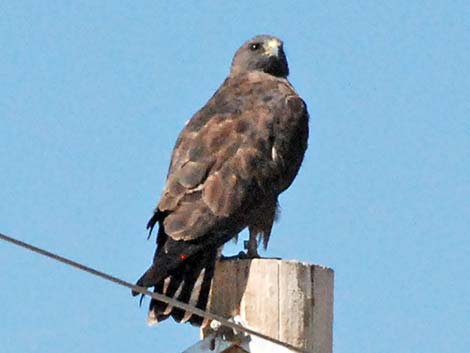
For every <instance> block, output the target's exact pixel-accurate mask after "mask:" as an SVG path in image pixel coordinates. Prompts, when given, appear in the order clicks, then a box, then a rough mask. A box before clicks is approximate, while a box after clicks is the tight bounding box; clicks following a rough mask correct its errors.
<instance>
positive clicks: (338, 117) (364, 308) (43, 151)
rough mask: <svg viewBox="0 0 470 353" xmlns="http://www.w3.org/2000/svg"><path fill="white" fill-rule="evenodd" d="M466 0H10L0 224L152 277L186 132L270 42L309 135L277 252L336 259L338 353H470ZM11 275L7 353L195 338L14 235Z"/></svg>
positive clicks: (176, 346)
mask: <svg viewBox="0 0 470 353" xmlns="http://www.w3.org/2000/svg"><path fill="white" fill-rule="evenodd" d="M194 3H196V2H194ZM469 4H470V3H469V2H468V1H420V2H418V1H415V2H411V3H410V1H389V2H380V1H354V2H351V1H342V2H341V1H331V2H324V1H299V2H296V4H295V5H294V4H292V3H291V2H287V1H286V2H280V1H273V0H270V1H263V2H261V1H260V2H255V3H253V4H252V2H251V1H237V2H225V3H222V2H216V1H198V2H197V5H189V4H187V3H186V2H176V1H174V2H170V1H166V2H164V1H160V2H154V1H141V2H135V1H128V2H119V4H118V2H114V1H80V2H78V1H77V2H58V1H3V2H2V3H1V4H0V53H1V54H0V82H1V84H0V166H1V172H0V186H1V187H0V231H1V232H4V233H7V234H10V235H12V236H15V237H18V238H20V239H23V240H25V241H29V242H32V243H34V244H36V245H38V246H41V247H44V248H47V249H50V250H52V251H55V252H58V253H60V254H63V255H65V256H69V257H71V258H73V259H75V260H77V261H81V262H83V263H85V264H88V265H91V266H95V267H96V268H98V269H101V270H104V271H108V272H110V273H112V274H114V275H117V276H120V277H122V278H124V279H126V280H129V281H134V280H135V279H137V277H138V276H139V275H140V274H141V273H142V271H143V270H144V269H146V267H147V266H148V264H149V262H150V260H151V257H152V253H153V251H154V243H153V240H152V241H146V235H147V234H146V231H145V224H146V221H147V219H148V217H149V216H150V214H151V211H152V209H153V207H154V206H155V203H156V202H157V199H158V198H159V194H160V191H161V189H162V187H163V182H164V177H165V173H166V169H167V166H168V163H169V157H170V153H171V149H172V148H173V144H174V141H175V139H176V136H177V134H178V132H179V131H180V129H181V128H182V126H183V124H184V122H185V121H186V120H187V119H189V118H190V117H191V115H192V114H193V113H194V112H195V111H196V110H197V109H198V108H200V107H201V106H202V105H203V104H204V103H205V102H206V101H207V99H208V98H209V97H210V96H211V95H212V93H213V92H214V91H215V89H216V88H217V87H218V86H219V84H220V83H221V82H222V80H223V79H224V78H225V76H226V74H227V72H228V69H229V64H230V60H231V58H232V55H233V53H234V52H235V50H236V49H237V48H238V46H239V45H240V44H241V43H242V42H243V41H244V40H246V39H248V38H249V37H251V36H253V35H255V34H260V33H271V34H274V35H277V36H279V37H281V38H282V39H283V40H284V41H285V46H286V52H287V56H288V59H289V63H290V68H291V76H290V79H291V82H292V83H293V84H294V86H295V87H296V89H297V90H298V92H299V93H300V94H301V95H302V96H303V97H304V99H305V100H306V102H307V104H308V106H309V109H310V112H311V123H310V127H311V136H310V140H309V150H308V152H307V156H306V159H305V162H304V165H303V168H302V170H301V172H300V174H299V176H298V178H297V180H296V181H295V183H294V185H293V186H292V187H291V188H290V189H289V190H288V191H287V192H286V193H285V194H284V195H283V196H282V198H281V205H282V217H281V220H280V222H279V223H278V224H277V225H276V226H275V229H274V234H273V236H272V242H271V247H270V249H269V250H268V252H266V253H265V254H266V255H267V256H280V257H283V258H286V259H300V260H302V261H307V262H312V263H319V264H324V265H327V266H329V267H332V268H334V270H335V271H336V283H335V285H336V288H335V323H334V346H335V353H356V352H357V353H363V352H394V353H396V352H427V353H446V352H448V353H458V352H462V353H463V352H468V349H469V347H470V334H469V332H470V280H469V278H470V277H469V271H470V259H469V256H470V98H469V92H470V77H469V76H470V70H469V65H470V49H469V43H470V5H469ZM235 251H237V250H236V248H235V247H233V246H232V247H230V249H229V252H232V253H233V252H235ZM0 267H1V271H0V283H1V290H0V313H1V324H0V351H1V352H2V353H16V352H22V353H43V352H48V353H55V352H68V353H78V352H86V353H95V352H96V353H98V352H136V351H147V352H154V353H159V352H162V353H167V352H181V351H182V350H183V349H184V348H186V347H188V346H190V345H191V344H193V343H195V342H196V341H197V339H198V330H197V329H194V328H192V327H191V326H189V325H176V324H174V323H172V322H170V321H168V322H165V323H164V324H162V325H161V326H159V327H157V328H152V329H151V328H148V327H147V326H146V324H145V318H146V308H145V307H143V308H139V307H138V303H137V300H136V299H135V298H132V297H131V296H130V294H129V291H128V290H127V289H124V288H121V287H118V286H116V285H113V284H109V283H106V282H103V281H101V280H99V279H96V278H93V277H91V276H89V275H86V274H83V273H80V272H77V271H76V270H73V269H70V268H68V267H65V266H64V265H61V264H58V263H55V262H53V261H51V260H48V259H45V258H42V257H39V256H38V255H33V254H31V253H28V252H25V251H24V250H21V249H18V248H15V247H13V246H12V245H9V244H6V243H0Z"/></svg>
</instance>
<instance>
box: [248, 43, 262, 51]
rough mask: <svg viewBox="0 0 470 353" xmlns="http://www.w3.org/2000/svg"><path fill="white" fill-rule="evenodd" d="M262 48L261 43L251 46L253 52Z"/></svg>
mask: <svg viewBox="0 0 470 353" xmlns="http://www.w3.org/2000/svg"><path fill="white" fill-rule="evenodd" d="M260 47H261V44H260V43H253V44H251V45H250V49H251V50H253V51H255V50H258V49H259V48H260Z"/></svg>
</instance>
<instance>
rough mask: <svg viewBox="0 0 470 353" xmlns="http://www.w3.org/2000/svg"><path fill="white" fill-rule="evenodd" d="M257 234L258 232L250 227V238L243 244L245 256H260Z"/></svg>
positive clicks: (250, 257) (251, 257) (252, 257)
mask: <svg viewBox="0 0 470 353" xmlns="http://www.w3.org/2000/svg"><path fill="white" fill-rule="evenodd" d="M257 235H258V234H257V232H256V231H254V230H253V229H250V239H249V240H248V242H247V243H246V244H245V249H246V250H247V252H246V256H247V258H249V259H254V258H258V257H260V256H259V254H258V240H257V239H256V237H257Z"/></svg>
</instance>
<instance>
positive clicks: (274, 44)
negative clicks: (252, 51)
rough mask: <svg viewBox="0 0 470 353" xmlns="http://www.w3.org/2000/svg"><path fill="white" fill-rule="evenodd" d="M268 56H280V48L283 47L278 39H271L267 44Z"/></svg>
mask: <svg viewBox="0 0 470 353" xmlns="http://www.w3.org/2000/svg"><path fill="white" fill-rule="evenodd" d="M267 46H268V47H267V50H266V52H267V54H268V55H274V56H277V55H278V54H279V47H280V46H281V42H279V41H278V40H277V39H270V40H269V41H268V43H267Z"/></svg>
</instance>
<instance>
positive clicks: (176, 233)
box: [133, 35, 309, 325]
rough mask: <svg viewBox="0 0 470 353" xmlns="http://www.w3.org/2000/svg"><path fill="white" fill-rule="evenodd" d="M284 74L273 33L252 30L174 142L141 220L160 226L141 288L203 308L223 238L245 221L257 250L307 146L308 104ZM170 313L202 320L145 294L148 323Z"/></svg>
mask: <svg viewBox="0 0 470 353" xmlns="http://www.w3.org/2000/svg"><path fill="white" fill-rule="evenodd" d="M288 74H289V68H288V64H287V59H286V56H285V53H284V50H283V43H282V41H281V40H279V39H278V38H276V37H273V36H270V35H260V36H256V37H254V38H252V39H250V40H248V41H247V42H245V43H244V44H243V45H242V46H241V47H240V48H239V49H238V51H237V52H236V53H235V56H234V58H233V61H232V66H231V69H230V73H229V75H228V77H227V78H226V79H225V81H224V82H223V83H222V85H221V86H220V88H219V89H218V90H217V91H216V92H215V94H214V95H213V96H212V98H211V99H210V100H209V101H208V102H207V104H206V105H205V106H204V107H203V108H202V109H201V110H199V111H198V112H197V113H196V114H195V115H194V116H193V117H192V118H191V120H189V122H188V123H187V124H186V125H185V127H184V128H183V130H182V131H181V133H180V135H179V137H178V139H177V141H176V146H175V148H174V150H173V154H172V158H171V163H170V167H169V170H168V175H167V180H166V184H165V187H164V190H163V193H162V196H161V199H160V201H159V203H158V205H157V207H156V209H155V211H154V213H153V216H152V217H151V219H150V221H149V222H148V224H147V229H149V234H151V232H152V230H153V228H154V226H155V225H156V224H157V223H158V227H159V228H158V236H157V249H156V252H155V256H154V258H153V263H152V265H151V266H150V268H149V269H148V270H147V271H146V272H145V273H144V274H143V275H142V277H141V278H140V279H139V280H138V281H137V283H136V284H137V285H138V286H142V287H154V292H158V293H162V294H165V295H167V296H170V297H174V298H176V299H178V300H180V301H183V302H191V303H193V304H194V305H196V306H197V307H198V308H200V309H203V310H204V309H205V308H206V305H207V301H208V297H209V291H210V286H211V282H212V277H213V274H214V266H215V263H216V260H217V258H218V256H219V255H220V250H221V247H222V246H223V244H224V243H226V242H227V241H229V240H230V239H232V238H234V237H237V235H238V233H239V232H241V231H242V230H243V229H245V228H247V227H248V229H249V241H248V244H247V254H246V255H247V257H257V256H258V253H257V247H258V241H257V240H258V239H259V240H262V241H263V245H264V247H265V248H266V247H267V245H268V241H269V237H270V235H271V228H272V226H273V222H274V220H275V218H276V211H277V207H278V196H279V194H281V193H282V192H283V191H284V190H286V189H287V188H288V187H289V186H290V185H291V183H292V181H293V180H294V178H295V176H296V175H297V173H298V171H299V168H300V165H301V163H302V160H303V157H304V153H305V150H306V148H307V137H308V118H309V115H308V112H307V107H306V104H305V103H304V101H303V100H302V98H300V97H299V95H298V94H297V92H296V91H295V90H294V88H293V87H292V85H291V84H290V83H289V81H288V80H287V76H288ZM227 280H230V279H227ZM133 294H134V295H137V294H138V293H136V292H133ZM169 316H172V317H173V318H174V319H175V320H176V321H178V322H186V321H189V322H191V323H192V324H195V325H201V324H202V318H201V317H199V316H196V315H191V313H186V312H184V310H181V309H177V308H174V307H171V306H168V305H167V304H165V303H163V302H160V301H157V300H151V302H150V308H149V324H155V323H158V322H160V321H162V320H164V319H166V318H168V317H169Z"/></svg>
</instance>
